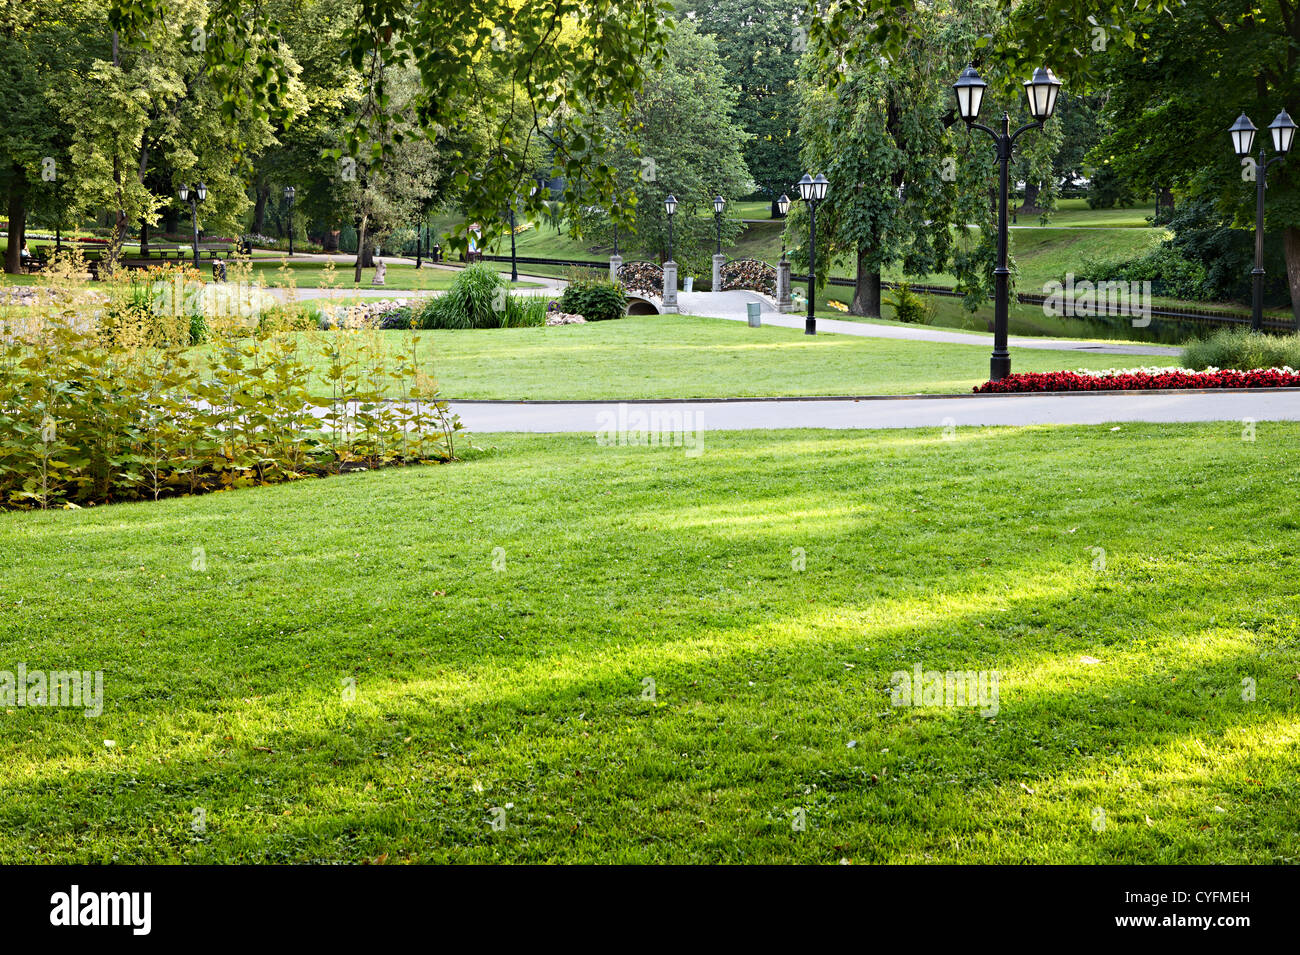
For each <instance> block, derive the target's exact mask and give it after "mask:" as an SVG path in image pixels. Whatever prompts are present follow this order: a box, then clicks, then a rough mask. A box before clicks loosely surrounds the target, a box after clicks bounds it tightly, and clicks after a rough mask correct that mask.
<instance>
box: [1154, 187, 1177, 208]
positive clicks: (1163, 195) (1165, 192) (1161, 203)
mask: <svg viewBox="0 0 1300 955" xmlns="http://www.w3.org/2000/svg"><path fill="white" fill-rule="evenodd" d="M1161 209H1168V210H1169V211H1170V212H1173V211H1174V192H1173V190H1172V189H1170V188H1169V187H1168V186H1162V187H1161V188H1160V191H1159V192H1158V193H1157V194H1156V212H1157V213H1158V212H1159V211H1160V210H1161Z"/></svg>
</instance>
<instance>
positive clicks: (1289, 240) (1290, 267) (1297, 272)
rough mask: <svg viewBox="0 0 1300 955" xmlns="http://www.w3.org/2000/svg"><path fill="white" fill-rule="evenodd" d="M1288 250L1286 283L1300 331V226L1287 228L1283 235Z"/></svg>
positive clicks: (1292, 311)
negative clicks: (1289, 290)
mask: <svg viewBox="0 0 1300 955" xmlns="http://www.w3.org/2000/svg"><path fill="white" fill-rule="evenodd" d="M1283 237H1284V247H1285V250H1286V283H1287V285H1288V286H1290V288H1291V315H1292V316H1293V317H1294V318H1295V324H1296V328H1297V329H1300V226H1287V228H1286V231H1285V232H1284V233H1283Z"/></svg>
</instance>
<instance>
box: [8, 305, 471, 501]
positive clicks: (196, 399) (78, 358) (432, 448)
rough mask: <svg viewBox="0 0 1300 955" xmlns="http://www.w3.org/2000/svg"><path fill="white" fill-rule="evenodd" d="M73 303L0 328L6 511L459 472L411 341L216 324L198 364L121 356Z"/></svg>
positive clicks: (452, 421)
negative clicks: (440, 466) (391, 473)
mask: <svg viewBox="0 0 1300 955" xmlns="http://www.w3.org/2000/svg"><path fill="white" fill-rule="evenodd" d="M80 304H81V305H82V306H85V307H83V308H67V307H66V303H61V304H60V305H59V306H57V307H55V308H50V309H46V310H38V309H36V308H31V309H25V310H24V314H23V315H21V316H18V317H9V318H7V319H4V320H0V508H14V507H18V508H28V507H55V506H72V505H76V506H85V505H90V504H105V503H110V502H116V501H126V500H142V499H157V498H160V497H165V496H170V495H177V494H196V493H202V492H205V491H218V490H227V489H231V488H239V487H247V486H252V485H258V484H272V483H277V482H282V481H291V480H297V479H300V478H304V477H311V476H324V475H327V474H336V473H339V472H341V471H348V470H355V469H357V468H374V467H382V466H386V465H396V464H413V463H418V462H427V461H447V460H452V459H453V458H454V455H455V448H454V444H453V436H454V433H455V432H456V431H457V430H459V429H460V422H459V421H458V420H457V418H456V416H455V415H453V414H451V413H450V412H449V411H448V408H447V405H446V404H445V403H443V402H439V401H438V400H437V397H436V390H435V387H434V386H433V385H432V383H431V380H430V379H429V378H428V376H426V375H424V374H423V373H422V371H421V370H420V368H419V367H418V365H417V364H416V360H415V355H416V354H417V351H416V349H417V345H418V339H417V337H416V336H414V335H412V336H411V347H410V349H409V350H407V349H404V348H402V349H394V348H392V347H391V340H390V341H389V342H385V341H382V340H381V337H380V336H379V335H378V334H377V333H371V332H353V333H346V334H332V335H328V336H325V335H320V334H319V333H315V334H312V333H308V336H307V337H304V335H303V334H301V333H282V332H279V331H272V330H271V329H270V328H269V327H266V326H263V327H250V324H251V323H249V322H247V321H246V320H239V321H235V322H231V323H230V324H223V322H221V321H218V320H214V322H213V324H214V326H215V327H214V328H213V329H212V330H211V333H212V338H213V340H212V342H211V343H210V344H209V345H208V346H206V347H204V348H202V349H192V348H189V347H186V346H183V345H180V344H176V343H172V344H168V345H166V346H162V347H159V346H153V345H142V344H139V343H127V344H124V343H123V341H124V337H125V336H120V337H119V336H116V335H112V334H104V332H103V329H102V328H101V327H100V326H99V325H98V324H97V323H96V322H95V320H94V317H93V310H92V309H93V305H94V302H93V301H83V302H82V303H80ZM107 311H108V310H105V313H106V314H105V317H107ZM308 355H310V356H312V358H314V359H317V360H318V359H319V358H324V359H325V368H324V370H323V371H321V370H319V369H313V367H312V363H311V362H312V358H308V357H307V356H308ZM313 379H314V381H313ZM322 393H324V397H321V394H322ZM392 398H401V399H406V400H404V401H391V400H389V399H392Z"/></svg>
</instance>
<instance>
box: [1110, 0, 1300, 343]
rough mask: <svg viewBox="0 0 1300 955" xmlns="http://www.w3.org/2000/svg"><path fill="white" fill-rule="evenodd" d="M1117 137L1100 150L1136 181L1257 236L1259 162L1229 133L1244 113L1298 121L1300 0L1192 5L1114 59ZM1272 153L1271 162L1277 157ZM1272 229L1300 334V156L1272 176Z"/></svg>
mask: <svg viewBox="0 0 1300 955" xmlns="http://www.w3.org/2000/svg"><path fill="white" fill-rule="evenodd" d="M1106 68H1107V71H1106V78H1107V79H1108V81H1109V85H1110V89H1111V100H1110V104H1109V105H1110V108H1111V109H1110V132H1109V134H1108V135H1107V136H1106V137H1105V139H1104V140H1103V141H1102V143H1101V144H1100V146H1099V147H1098V148H1097V150H1095V154H1096V155H1097V157H1098V158H1099V159H1100V160H1104V161H1106V162H1107V163H1108V164H1109V165H1110V167H1111V168H1113V169H1114V170H1115V171H1116V173H1117V174H1118V175H1120V176H1123V177H1125V178H1127V179H1128V180H1129V181H1130V182H1135V183H1142V184H1144V185H1145V184H1154V183H1160V182H1163V183H1164V184H1166V185H1176V186H1177V187H1178V190H1179V191H1180V192H1181V193H1183V194H1184V195H1186V196H1187V197H1188V198H1191V199H1195V200H1209V201H1211V202H1212V203H1213V204H1214V206H1215V207H1216V208H1217V209H1218V211H1219V214H1220V215H1221V216H1222V217H1223V218H1224V220H1225V223H1226V222H1235V223H1236V224H1237V225H1238V226H1240V227H1244V228H1251V227H1253V225H1254V218H1255V188H1254V176H1255V175H1256V170H1255V168H1254V165H1255V160H1254V158H1253V157H1252V158H1250V159H1249V160H1247V161H1244V162H1243V160H1241V159H1239V158H1238V157H1237V156H1236V155H1235V154H1234V153H1233V151H1232V149H1231V145H1230V141H1229V138H1228V135H1227V129H1228V127H1229V126H1230V125H1231V124H1232V122H1233V120H1235V119H1236V118H1237V116H1238V115H1239V114H1240V113H1242V112H1246V113H1247V114H1249V115H1250V116H1251V117H1252V119H1253V120H1254V121H1255V124H1256V125H1257V126H1258V127H1260V130H1259V134H1258V138H1257V139H1256V153H1258V147H1259V145H1261V144H1263V143H1268V145H1269V147H1270V150H1271V146H1272V144H1271V138H1270V136H1269V133H1268V130H1267V129H1266V128H1265V127H1267V125H1268V123H1269V122H1271V121H1272V119H1273V117H1274V116H1275V115H1276V114H1277V113H1278V112H1279V111H1280V110H1282V109H1286V110H1288V111H1289V112H1290V113H1291V114H1292V115H1300V7H1298V6H1297V5H1296V4H1295V3H1293V2H1292V0H1187V2H1186V4H1185V5H1184V7H1183V8H1182V10H1181V11H1180V12H1179V14H1178V17H1177V19H1176V20H1173V19H1170V20H1167V21H1165V20H1162V21H1160V22H1158V23H1155V24H1153V25H1152V26H1151V27H1150V28H1149V29H1148V30H1147V31H1146V33H1145V35H1144V36H1143V37H1142V38H1141V39H1140V41H1139V43H1138V44H1137V45H1136V46H1135V47H1134V48H1132V49H1129V48H1125V47H1120V48H1118V49H1115V50H1112V51H1110V53H1109V54H1108V56H1107V59H1106ZM1270 154H1271V153H1270ZM1265 210H1266V227H1267V228H1268V229H1269V230H1270V231H1275V232H1277V233H1280V234H1281V235H1282V237H1283V246H1284V252H1285V258H1286V272H1287V281H1288V285H1289V288H1290V293H1291V308H1292V311H1293V313H1294V315H1295V318H1296V321H1297V323H1300V152H1297V153H1295V154H1293V156H1292V157H1291V158H1289V159H1288V160H1287V161H1285V162H1283V163H1280V164H1278V165H1275V166H1273V167H1272V168H1271V169H1270V170H1269V172H1268V196H1267V201H1266V203H1265Z"/></svg>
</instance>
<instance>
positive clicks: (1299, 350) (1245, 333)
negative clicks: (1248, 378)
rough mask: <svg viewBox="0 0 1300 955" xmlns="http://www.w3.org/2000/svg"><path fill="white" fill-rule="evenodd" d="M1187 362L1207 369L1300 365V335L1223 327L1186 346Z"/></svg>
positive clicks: (1194, 366) (1184, 352)
mask: <svg viewBox="0 0 1300 955" xmlns="http://www.w3.org/2000/svg"><path fill="white" fill-rule="evenodd" d="M1183 364H1184V365H1185V366H1186V367H1188V368H1193V369H1195V370H1197V371H1202V370H1204V369H1206V368H1231V369H1233V370H1236V371H1250V370H1251V369H1254V368H1284V367H1286V368H1300V335H1264V334H1262V333H1260V332H1252V331H1251V330H1250V329H1248V328H1222V329H1220V330H1219V331H1217V332H1215V333H1214V334H1213V335H1211V336H1210V337H1209V338H1205V339H1202V340H1200V341H1195V342H1192V343H1191V344H1190V345H1188V346H1187V347H1186V348H1184V349H1183Z"/></svg>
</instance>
